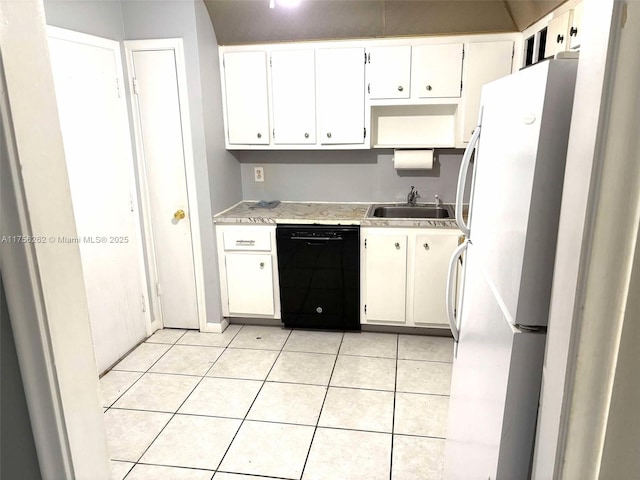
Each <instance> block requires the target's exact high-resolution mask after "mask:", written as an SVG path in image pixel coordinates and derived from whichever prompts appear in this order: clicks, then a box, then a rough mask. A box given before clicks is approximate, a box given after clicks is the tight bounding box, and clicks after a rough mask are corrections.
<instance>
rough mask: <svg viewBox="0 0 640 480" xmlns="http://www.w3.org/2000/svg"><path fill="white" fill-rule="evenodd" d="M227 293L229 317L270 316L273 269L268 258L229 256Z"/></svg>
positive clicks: (254, 255) (234, 254) (247, 255)
mask: <svg viewBox="0 0 640 480" xmlns="http://www.w3.org/2000/svg"><path fill="white" fill-rule="evenodd" d="M225 264H226V267H227V292H228V296H229V313H230V314H232V315H233V314H236V315H238V314H240V315H273V313H274V304H273V268H272V264H271V255H269V254H258V255H256V254H251V253H228V254H226V255H225Z"/></svg>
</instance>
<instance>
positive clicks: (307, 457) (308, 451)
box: [300, 332, 345, 479]
mask: <svg viewBox="0 0 640 480" xmlns="http://www.w3.org/2000/svg"><path fill="white" fill-rule="evenodd" d="M344 334H345V332H342V338H340V345H338V353H337V354H336V358H335V360H334V361H333V368H332V369H331V375H329V380H328V381H327V388H326V390H325V392H324V398H323V399H322V405H321V406H320V411H319V412H318V419H317V420H316V425H315V427H314V429H313V435H311V442H309V450H307V456H306V457H305V459H304V464H303V465H302V471H301V472H300V479H302V477H303V476H304V471H305V469H306V468H307V462H308V461H309V456H310V455H311V449H312V448H313V441H314V440H315V438H316V433H317V431H318V426H319V425H320V417H321V416H322V411H323V410H324V404H325V402H326V401H327V396H328V395H329V387H330V386H331V379H332V378H333V372H335V370H336V364H337V363H338V357H339V356H340V349H341V348H342V343H343V342H344Z"/></svg>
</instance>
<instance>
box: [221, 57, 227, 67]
mask: <svg viewBox="0 0 640 480" xmlns="http://www.w3.org/2000/svg"><path fill="white" fill-rule="evenodd" d="M226 67H227V66H226V65H225V63H224V55H223V56H222V68H226Z"/></svg>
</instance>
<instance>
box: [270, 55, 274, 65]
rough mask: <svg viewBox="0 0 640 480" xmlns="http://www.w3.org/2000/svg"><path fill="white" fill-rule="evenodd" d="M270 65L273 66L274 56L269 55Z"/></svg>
mask: <svg viewBox="0 0 640 480" xmlns="http://www.w3.org/2000/svg"><path fill="white" fill-rule="evenodd" d="M269 66H270V67H273V57H272V56H271V55H269Z"/></svg>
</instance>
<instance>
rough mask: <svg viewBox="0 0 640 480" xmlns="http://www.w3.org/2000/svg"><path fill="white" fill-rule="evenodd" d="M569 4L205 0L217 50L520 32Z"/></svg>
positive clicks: (526, 0)
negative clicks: (284, 4) (292, 5)
mask: <svg viewBox="0 0 640 480" xmlns="http://www.w3.org/2000/svg"><path fill="white" fill-rule="evenodd" d="M565 1H566V0H302V1H301V3H300V5H298V6H297V7H295V8H286V7H281V6H278V5H277V4H276V8H274V9H271V8H269V0H205V4H206V6H207V10H208V11H209V15H210V17H211V21H212V23H213V27H214V29H215V32H216V37H217V39H218V44H219V45H239V44H249V43H271V42H291V41H302V40H332V39H348V38H371V37H398V36H420V35H449V34H464V33H496V32H515V31H522V30H524V29H525V28H527V27H528V26H530V25H531V24H533V23H535V22H536V21H538V20H539V19H541V18H542V17H544V16H545V15H546V14H547V13H549V12H550V11H552V10H553V9H555V8H556V7H557V6H558V5H560V4H562V3H564V2H565Z"/></svg>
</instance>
